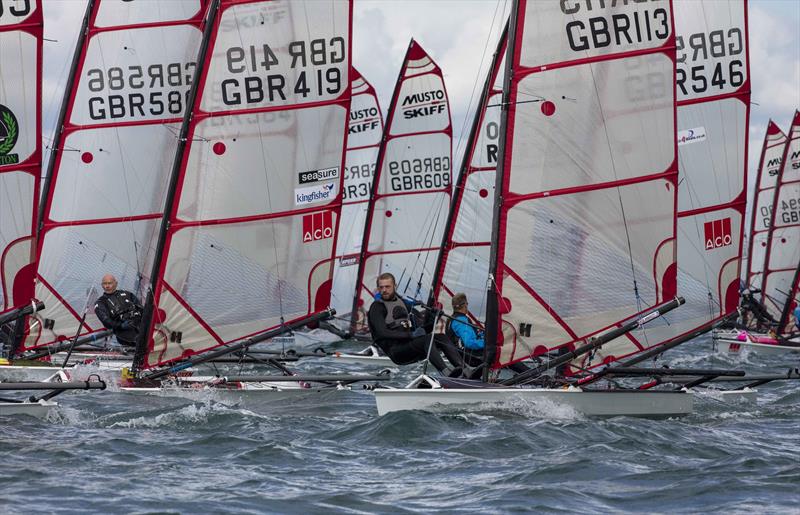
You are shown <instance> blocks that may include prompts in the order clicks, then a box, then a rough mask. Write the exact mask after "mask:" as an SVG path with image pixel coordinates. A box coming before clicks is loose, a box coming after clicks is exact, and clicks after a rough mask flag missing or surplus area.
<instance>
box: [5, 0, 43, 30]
mask: <svg viewBox="0 0 800 515" xmlns="http://www.w3.org/2000/svg"><path fill="white" fill-rule="evenodd" d="M38 6H39V2H38V0H5V1H4V4H3V7H4V9H3V14H2V16H0V27H3V26H6V25H15V24H17V23H22V22H24V21H25V20H27V19H28V18H30V17H31V15H33V14H34V13H35V12H36V9H37V7H38Z"/></svg>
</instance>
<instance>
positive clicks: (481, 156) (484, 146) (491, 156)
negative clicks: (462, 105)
mask: <svg viewBox="0 0 800 515" xmlns="http://www.w3.org/2000/svg"><path fill="white" fill-rule="evenodd" d="M502 101H503V95H502V94H500V93H498V94H496V95H492V96H490V97H489V100H488V102H487V104H486V105H487V106H488V107H487V108H486V110H485V111H484V115H483V120H481V127H480V132H479V133H478V139H477V141H476V142H475V151H474V153H473V154H472V160H471V161H470V165H471V166H472V167H474V168H489V167H492V168H495V167H497V159H498V157H499V150H500V148H499V145H500V114H501V109H500V105H501V103H502Z"/></svg>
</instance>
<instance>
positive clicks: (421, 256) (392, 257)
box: [364, 249, 439, 306]
mask: <svg viewBox="0 0 800 515" xmlns="http://www.w3.org/2000/svg"><path fill="white" fill-rule="evenodd" d="M438 253H439V249H435V250H431V251H423V252H417V251H414V252H398V253H395V254H380V255H375V256H369V257H368V258H367V260H366V263H365V266H364V284H365V285H367V286H368V287H369V288H373V291H374V290H375V281H376V279H377V278H378V275H379V274H382V273H385V272H389V273H390V274H392V275H394V278H395V280H396V281H397V292H398V293H399V294H400V295H402V296H404V297H412V298H415V299H427V298H428V296H429V295H430V290H431V277H433V269H434V268H435V267H436V255H437V254H438ZM418 283H419V284H420V287H419V290H417V284H418ZM372 300H373V299H372V297H370V298H369V300H368V301H367V303H366V305H367V306H369V304H370V303H371V302H372Z"/></svg>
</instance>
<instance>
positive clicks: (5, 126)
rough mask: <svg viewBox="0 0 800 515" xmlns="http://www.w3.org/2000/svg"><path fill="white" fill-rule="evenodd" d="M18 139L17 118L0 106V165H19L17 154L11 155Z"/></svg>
mask: <svg viewBox="0 0 800 515" xmlns="http://www.w3.org/2000/svg"><path fill="white" fill-rule="evenodd" d="M18 137H19V124H18V123H17V117H16V116H14V113H12V112H11V109H9V108H7V107H6V106H4V105H3V104H0V165H13V164H17V163H19V154H11V153H10V152H11V151H12V150H13V149H14V145H16V144H17V138H18Z"/></svg>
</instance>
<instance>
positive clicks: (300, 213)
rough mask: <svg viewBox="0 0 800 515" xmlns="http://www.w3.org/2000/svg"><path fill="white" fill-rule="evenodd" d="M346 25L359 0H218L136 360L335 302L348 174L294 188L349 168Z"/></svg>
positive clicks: (175, 354)
mask: <svg viewBox="0 0 800 515" xmlns="http://www.w3.org/2000/svg"><path fill="white" fill-rule="evenodd" d="M268 23H269V24H271V25H272V26H271V27H266V28H261V27H262V26H263V25H266V24H268ZM351 24H352V3H351V2H319V1H317V2H297V1H293V2H280V1H259V0H250V1H234V0H222V2H221V4H220V9H219V14H218V16H217V17H216V19H215V21H214V23H213V29H212V32H211V34H210V37H209V41H210V43H209V45H210V46H209V49H210V51H209V52H207V55H206V56H205V59H204V60H203V61H202V63H201V64H200V67H201V79H200V81H199V86H198V102H197V104H196V105H195V107H194V109H193V111H194V112H193V115H192V119H191V121H190V122H189V137H188V143H187V146H186V149H185V151H184V152H183V156H182V163H181V168H180V172H179V178H178V182H177V190H176V202H175V204H174V206H173V207H172V209H171V210H170V212H169V213H165V215H166V216H168V219H169V225H168V228H167V232H166V237H165V243H164V251H163V255H164V258H163V261H162V263H161V266H160V268H159V271H158V275H157V281H156V283H155V288H154V301H155V310H154V313H153V321H152V323H151V326H150V329H151V330H152V331H148V336H150V339H149V342H148V347H147V353H146V355H145V356H144V358H143V360H142V366H141V368H144V369H147V368H152V367H155V366H160V365H165V364H167V363H170V362H173V361H175V360H179V359H185V358H187V357H189V356H191V355H194V354H197V353H200V352H204V351H206V350H210V349H213V348H215V347H219V346H221V345H225V344H226V343H230V342H232V341H237V340H241V339H243V338H247V337H249V336H252V335H255V334H260V333H263V332H265V331H268V330H269V329H271V328H274V327H280V326H282V325H283V324H289V323H293V322H296V321H298V320H304V319H307V318H309V317H310V316H314V315H315V314H317V313H321V312H323V311H324V310H325V308H326V307H327V303H328V301H329V295H330V283H331V277H332V261H333V258H334V255H335V228H336V224H338V220H339V212H340V207H341V192H340V190H341V180H338V181H336V182H323V183H322V185H321V186H312V189H314V188H315V189H314V191H312V192H309V191H306V190H307V189H308V188H306V187H298V186H300V185H302V184H304V180H303V174H305V173H307V172H309V171H320V170H327V169H331V168H332V167H335V168H338V169H339V170H341V169H342V167H343V165H344V149H345V145H346V136H347V133H346V114H347V110H348V108H349V104H350V88H349V81H348V77H349V68H350V54H351V52H350V50H351V39H352V38H351ZM240 45H241V46H240ZM306 49H308V51H309V52H310V54H309V55H307V54H306ZM298 62H299V63H300V65H299V66H296V63H298ZM273 67H274V68H275V69H273ZM261 68H263V69H264V70H266V71H267V72H271V73H270V75H267V78H266V81H264V80H263V79H262V77H261V76H260V75H259V74H260V73H261V71H260V70H261ZM323 72H324V73H323ZM259 85H260V86H259ZM287 85H288V87H287ZM245 87H246V88H247V89H245ZM259 87H260V88H262V89H260V90H259V89H258V88H259ZM289 88H291V89H289ZM229 147H230V148H229ZM212 154H213V155H212ZM312 154H313V155H312ZM259 174H261V175H259ZM340 177H341V175H340ZM315 182H318V181H315ZM238 185H241V186H243V187H242V188H238V189H237V186H238ZM292 186H294V197H295V198H294V204H293V205H292V204H291V200H290V195H291V188H292ZM336 188H338V190H339V191H337V190H336ZM234 200H235V202H234ZM321 202H324V203H321ZM309 204H311V206H308V205H309ZM314 204H316V205H314ZM307 206H308V207H307ZM298 236H299V237H298ZM279 242H280V243H279ZM281 244H282V245H283V246H284V247H283V248H279V245H281ZM279 253H280V255H279ZM243 276H245V277H243ZM220 281H223V282H222V283H220ZM253 283H255V287H254V286H253Z"/></svg>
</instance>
